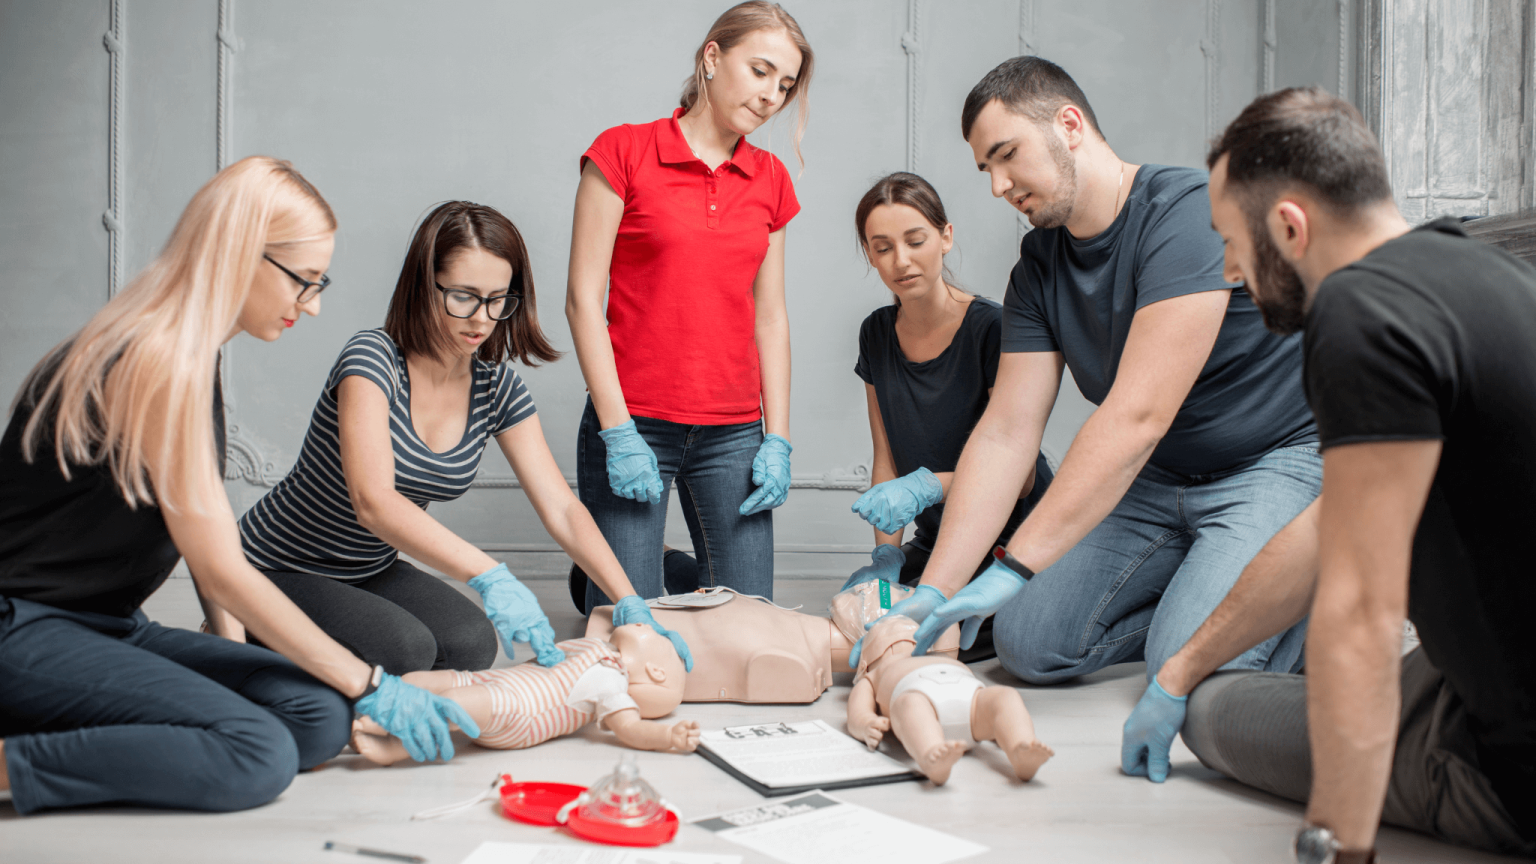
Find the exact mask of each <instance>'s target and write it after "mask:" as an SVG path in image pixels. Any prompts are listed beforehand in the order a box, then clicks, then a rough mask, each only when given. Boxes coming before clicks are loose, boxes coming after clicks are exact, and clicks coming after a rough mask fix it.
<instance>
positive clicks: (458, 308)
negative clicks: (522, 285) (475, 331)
mask: <svg viewBox="0 0 1536 864" xmlns="http://www.w3.org/2000/svg"><path fill="white" fill-rule="evenodd" d="M432 284H433V285H437V283H436V282H433V283H432ZM437 290H439V291H441V292H443V308H444V309H446V310H447V311H448V314H449V315H452V316H453V317H455V318H473V317H475V313H476V312H479V311H480V307H481V306H484V307H485V314H487V315H489V316H491V320H492V321H505V320H507V319H508V318H511V317H512V313H513V312H516V311H517V304H518V301H519V300H521V299H522V297H520V296H519V295H517V294H513V293H512V292H510V291H508V292H507V293H505V294H496V295H494V296H491V297H481V296H480V295H479V294H476V293H475V292H473V291H465V290H463V289H461V288H444V287H443V286H441V285H437Z"/></svg>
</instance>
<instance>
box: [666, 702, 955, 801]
mask: <svg viewBox="0 0 1536 864" xmlns="http://www.w3.org/2000/svg"><path fill="white" fill-rule="evenodd" d="M814 723H815V725H818V726H820V727H823V728H824V729H825V731H827V732H831V733H833V734H836V735H839V736H841V737H843V738H847V740H848V741H850V742H853V743H854V744H855V745H857V746H858V748H859V749H861V750H862V749H864V745H863V744H859V743H858V742H857V741H854V739H852V738H849V737H848V736H846V735H843V733H841V732H839V731H837V730H835V729H833V728H832V727H830V726H828V725H827V724H826V723H825V722H823V721H820V720H818V721H814ZM795 725H797V726H804V725H810V724H795ZM770 727H781V728H784V729H786V730H788V729H790V728H791V727H789V726H788V725H786V724H782V723H778V724H775V723H765V724H761V725H758V726H738V727H732V728H733V729H747V730H756V729H764V728H770ZM727 731H730V730H727ZM695 752H697V753H698V754H699V755H700V756H703V757H704V758H705V759H706V760H708V761H709V762H711V763H713V764H714V765H716V766H717V767H719V768H720V770H722V771H724V772H725V773H727V774H729V775H731V776H732V777H735V778H736V779H737V780H739V781H741V783H742V784H743V785H745V786H747V787H748V788H750V789H751V790H752V791H754V792H756V793H757V794H759V795H761V796H763V797H764V798H780V797H783V796H785V795H799V794H803V793H805V792H814V791H816V790H818V789H823V790H830V789H852V788H855V787H858V786H881V785H884V784H887V783H906V782H908V781H912V780H924V779H927V778H925V777H924V776H923V775H922V774H921V773H919V772H917V771H914V770H911V769H905V768H902V769H901V770H897V771H890V772H880V773H876V774H870V775H866V776H861V777H851V778H849V779H846V780H826V779H823V780H820V781H817V782H813V783H807V784H799V785H794V786H769V785H768V784H766V783H763V782H762V781H760V780H758V779H757V778H755V777H753V776H751V775H749V774H747V773H746V772H744V771H742V770H741V769H740V768H738V767H736V765H734V764H733V763H732V762H731V761H730V760H729V759H727V758H726V757H725V756H723V755H721V754H720V753H717V752H716V751H715V750H714V749H712V748H711V747H710V746H709V743H708V741H700V742H699V747H698V750H697V751H695ZM887 758H888V757H887ZM895 764H896V766H897V767H898V768H900V765H899V763H895Z"/></svg>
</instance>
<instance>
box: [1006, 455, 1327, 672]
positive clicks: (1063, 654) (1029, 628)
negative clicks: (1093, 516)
mask: <svg viewBox="0 0 1536 864" xmlns="http://www.w3.org/2000/svg"><path fill="white" fill-rule="evenodd" d="M1322 483H1323V459H1322V456H1321V455H1320V454H1319V453H1318V452H1317V448H1316V447H1315V446H1313V445H1302V446H1296V447H1282V448H1279V449H1277V450H1274V451H1271V452H1270V453H1268V454H1266V455H1265V456H1263V457H1262V458H1260V459H1258V460H1256V461H1254V462H1252V463H1250V464H1248V465H1245V466H1243V467H1241V468H1237V469H1233V470H1230V471H1223V472H1220V473H1217V474H1208V475H1198V476H1186V475H1181V474H1175V473H1173V472H1171V471H1166V470H1163V469H1161V468H1158V467H1157V466H1155V465H1148V466H1147V467H1145V468H1143V469H1142V471H1141V474H1140V475H1139V476H1138V477H1137V478H1136V480H1135V482H1133V483H1132V484H1131V488H1130V489H1129V490H1127V491H1126V493H1125V497H1124V498H1122V499H1121V500H1120V503H1119V504H1118V505H1117V506H1116V507H1115V509H1114V510H1113V511H1111V512H1110V514H1109V516H1107V517H1105V519H1104V521H1103V522H1101V523H1099V525H1098V527H1096V528H1094V529H1093V530H1092V531H1090V532H1089V533H1088V536H1086V537H1084V538H1083V539H1082V540H1081V541H1080V542H1079V543H1078V544H1077V545H1076V546H1073V547H1072V549H1071V550H1070V551H1068V552H1067V554H1066V555H1064V556H1062V557H1061V559H1060V560H1059V561H1057V562H1056V563H1055V564H1053V565H1051V566H1050V567H1048V568H1046V569H1045V570H1043V571H1041V572H1040V573H1039V574H1037V575H1036V576H1035V578H1034V579H1032V580H1030V581H1029V582H1028V583H1026V584H1025V586H1024V588H1023V590H1021V591H1020V592H1019V593H1018V594H1017V595H1015V596H1014V598H1013V599H1012V600H1010V601H1009V602H1008V603H1007V605H1005V606H1004V607H1003V608H1002V609H1001V610H999V611H998V613H997V616H996V618H995V620H994V623H993V638H994V640H995V642H996V645H997V655H998V657H999V658H1000V659H1001V660H1002V663H1003V667H1004V668H1006V669H1007V670H1008V671H1009V672H1012V673H1013V674H1014V675H1017V676H1018V677H1019V678H1022V679H1023V680H1025V681H1027V682H1029V683H1031V684H1053V683H1056V682H1059V681H1065V680H1067V679H1070V678H1075V677H1077V676H1079V675H1086V674H1088V673H1089V672H1093V671H1095V670H1098V669H1102V668H1104V667H1105V666H1110V665H1112V664H1115V663H1127V662H1132V661H1136V660H1141V659H1145V660H1146V661H1147V678H1148V680H1151V678H1152V676H1154V675H1156V674H1157V670H1158V669H1160V668H1162V665H1163V663H1164V662H1165V661H1167V659H1168V658H1169V657H1171V656H1173V655H1174V654H1175V653H1177V652H1178V650H1179V649H1180V648H1182V647H1183V646H1184V643H1185V642H1187V641H1189V637H1191V636H1193V635H1194V633H1195V631H1196V630H1197V629H1199V627H1200V625H1201V624H1203V623H1205V619H1206V618H1208V617H1209V616H1210V614H1211V612H1212V611H1213V610H1215V608H1216V607H1217V605H1219V604H1220V603H1221V601H1222V599H1223V598H1225V597H1226V596H1227V591H1228V590H1230V589H1231V587H1232V585H1233V583H1234V582H1236V581H1237V577H1238V576H1239V575H1240V574H1241V573H1242V571H1243V568H1244V567H1246V566H1247V565H1248V562H1249V561H1251V560H1252V559H1253V556H1254V555H1256V554H1258V552H1259V550H1260V549H1262V548H1263V547H1264V544H1266V543H1268V542H1269V539H1270V538H1271V537H1273V536H1274V535H1275V534H1276V532H1278V531H1279V530H1280V529H1281V528H1284V527H1285V526H1286V524H1287V523H1289V522H1290V521H1291V520H1292V519H1294V518H1295V517H1296V515H1297V514H1299V513H1300V512H1301V511H1302V510H1304V509H1306V507H1307V505H1308V504H1311V503H1312V501H1313V500H1314V499H1316V498H1317V496H1318V493H1319V492H1321V491H1322ZM1306 627H1307V622H1306V621H1302V622H1301V623H1299V624H1297V625H1296V626H1295V627H1292V628H1291V629H1290V630H1287V631H1286V632H1284V633H1282V634H1280V635H1278V636H1275V637H1273V638H1271V639H1269V640H1268V641H1265V642H1263V643H1261V644H1259V645H1257V646H1256V647H1254V648H1251V649H1249V650H1248V651H1247V652H1245V653H1243V654H1242V655H1241V656H1239V657H1238V658H1237V659H1235V660H1233V661H1232V662H1230V663H1228V664H1227V665H1225V666H1223V667H1221V668H1223V669H1255V670H1263V671H1273V672H1290V671H1292V669H1293V668H1295V667H1296V666H1297V665H1298V664H1299V663H1300V661H1301V655H1302V648H1303V643H1304V642H1305V639H1306Z"/></svg>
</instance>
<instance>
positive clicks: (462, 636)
mask: <svg viewBox="0 0 1536 864" xmlns="http://www.w3.org/2000/svg"><path fill="white" fill-rule="evenodd" d="M262 572H264V573H266V574H267V578H269V579H271V580H272V584H274V585H276V586H277V587H278V588H280V589H282V592H283V593H284V594H287V595H288V599H290V600H292V601H293V602H294V603H295V604H296V605H297V606H298V607H299V608H300V609H303V610H304V614H306V615H308V616H309V617H310V619H311V620H312V621H314V622H315V624H317V625H319V627H320V629H321V630H324V631H325V632H326V635H328V636H330V637H331V638H332V639H335V640H336V641H337V642H340V643H341V644H342V645H345V646H346V647H347V649H348V650H350V651H351V652H352V653H353V654H356V655H357V656H358V657H359V658H361V659H362V661H363V662H364V663H367V664H369V665H370V666H371V665H374V664H382V665H383V666H384V670H385V671H386V672H389V673H390V674H392V675H404V674H405V673H407V672H416V671H419V670H423V669H464V670H467V671H475V670H479V669H489V668H490V666H491V664H492V663H494V662H496V628H495V627H494V626H493V625H492V624H491V622H490V620H489V619H487V618H486V617H485V613H484V612H483V611H481V609H480V607H479V606H478V605H476V604H475V602H474V601H473V600H470V599H469V598H468V597H465V596H464V595H463V594H460V593H459V592H458V591H457V590H455V589H454V587H453V586H451V585H448V584H447V583H445V582H444V581H443V580H442V579H439V578H438V577H436V576H432V575H430V574H427V573H423V572H422V571H421V570H418V569H417V568H415V567H413V566H411V565H410V564H407V563H406V562H404V561H396V562H395V563H393V564H391V565H390V566H389V569H387V570H385V571H384V572H383V573H380V574H378V575H377V576H370V577H368V578H367V579H363V580H361V581H358V582H341V581H339V580H336V579H330V578H327V577H325V576H312V575H310V574H308V573H292V572H287V571H281V570H264V571H262ZM252 641H255V640H254V639H253V640H252Z"/></svg>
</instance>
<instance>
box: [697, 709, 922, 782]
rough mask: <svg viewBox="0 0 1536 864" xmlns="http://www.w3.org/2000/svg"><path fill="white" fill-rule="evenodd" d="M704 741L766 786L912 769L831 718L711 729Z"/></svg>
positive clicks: (739, 768)
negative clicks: (838, 726)
mask: <svg viewBox="0 0 1536 864" xmlns="http://www.w3.org/2000/svg"><path fill="white" fill-rule="evenodd" d="M700 743H701V745H702V746H704V747H707V748H709V749H710V750H711V751H713V752H714V753H715V754H716V755H718V756H720V757H721V758H723V759H724V760H725V761H727V762H729V763H730V764H731V767H733V768H735V769H736V770H738V771H740V772H741V773H743V774H745V775H747V776H748V777H751V778H752V779H754V780H756V781H757V782H759V783H761V784H763V785H764V786H805V787H814V786H819V785H823V784H832V783H843V782H847V781H850V780H860V779H866V778H873V777H883V776H890V775H895V774H907V773H909V772H910V770H911V769H909V768H908V767H907V766H905V765H903V764H901V763H900V762H897V761H896V760H895V759H892V758H891V757H889V756H887V755H885V754H884V753H881V752H879V751H878V750H870V749H869V748H868V747H866V746H864V744H863V743H862V742H860V741H858V740H856V739H854V738H852V737H850V736H848V735H846V734H844V733H843V732H842V731H841V730H838V729H834V728H832V726H831V724H829V723H827V722H826V721H825V720H811V721H809V722H804V723H765V724H761V725H758V726H733V727H730V728H727V729H723V730H720V731H718V732H705V733H704V734H703V735H702V736H701V741H700Z"/></svg>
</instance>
